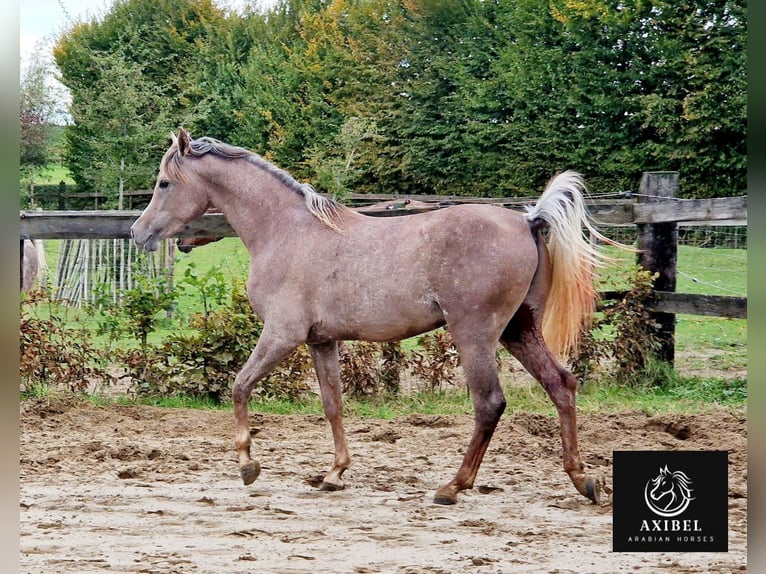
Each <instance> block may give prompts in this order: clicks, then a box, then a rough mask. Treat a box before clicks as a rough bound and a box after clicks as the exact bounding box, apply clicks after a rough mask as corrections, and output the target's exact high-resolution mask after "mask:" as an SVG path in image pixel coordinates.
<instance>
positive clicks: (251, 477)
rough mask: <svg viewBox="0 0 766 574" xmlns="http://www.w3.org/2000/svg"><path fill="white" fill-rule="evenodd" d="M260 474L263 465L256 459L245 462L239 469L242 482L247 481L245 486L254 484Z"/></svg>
mask: <svg viewBox="0 0 766 574" xmlns="http://www.w3.org/2000/svg"><path fill="white" fill-rule="evenodd" d="M259 474H261V465H260V464H258V462H256V461H254V460H251V461H250V462H248V463H246V464H243V465H242V466H241V467H240V469H239V475H240V476H241V477H242V482H244V483H245V486H247V485H248V484H253V483H254V482H255V479H256V478H258V475H259Z"/></svg>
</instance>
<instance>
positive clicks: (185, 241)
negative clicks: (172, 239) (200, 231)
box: [176, 237, 223, 253]
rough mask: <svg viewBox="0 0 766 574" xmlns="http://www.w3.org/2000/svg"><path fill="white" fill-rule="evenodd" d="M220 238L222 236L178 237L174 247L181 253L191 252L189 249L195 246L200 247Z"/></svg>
mask: <svg viewBox="0 0 766 574" xmlns="http://www.w3.org/2000/svg"><path fill="white" fill-rule="evenodd" d="M221 239H223V237H179V238H178V239H176V247H178V250H179V251H180V252H181V253H191V250H192V249H194V248H195V247H202V246H203V245H208V244H209V243H215V242H216V241H220V240H221Z"/></svg>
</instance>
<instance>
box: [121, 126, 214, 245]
mask: <svg viewBox="0 0 766 574" xmlns="http://www.w3.org/2000/svg"><path fill="white" fill-rule="evenodd" d="M171 138H172V140H173V141H172V144H171V146H170V148H169V149H168V151H167V152H165V155H164V157H163V158H162V161H161V162H160V170H159V174H158V176H157V183H156V184H155V186H154V192H153V194H152V199H151V201H150V202H149V205H148V206H147V207H146V209H144V211H143V213H142V214H141V216H140V217H139V218H138V219H137V220H136V221H135V222H134V223H133V225H132V227H131V228H130V233H131V236H132V237H133V240H134V241H135V242H136V245H138V246H139V247H140V248H142V249H144V250H146V251H155V250H156V249H157V248H158V247H159V244H160V240H161V239H164V238H166V237H170V236H172V235H174V234H176V233H178V232H179V231H180V230H182V229H183V228H184V226H185V225H186V224H187V223H189V222H190V221H192V220H193V219H196V218H197V217H199V216H200V215H202V214H203V213H204V212H205V210H206V209H207V207H208V204H209V198H208V188H209V183H206V182H205V181H204V180H203V179H202V178H201V177H200V176H199V175H197V174H196V173H195V171H194V170H193V169H189V168H190V167H191V165H190V164H191V163H192V162H196V161H197V158H195V157H190V156H189V153H190V151H191V144H192V141H191V138H190V137H189V134H188V133H187V132H186V131H185V130H184V129H183V128H181V129H180V130H179V132H178V136H177V137H176V136H174V135H172V134H171Z"/></svg>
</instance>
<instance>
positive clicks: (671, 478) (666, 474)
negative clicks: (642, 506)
mask: <svg viewBox="0 0 766 574" xmlns="http://www.w3.org/2000/svg"><path fill="white" fill-rule="evenodd" d="M650 485H651V489H650V488H649V486H650ZM691 485H692V482H691V480H690V479H689V477H688V476H687V475H686V474H685V473H684V472H683V471H680V470H676V471H671V470H669V469H668V467H667V465H665V467H664V468H661V469H660V473H659V474H658V475H657V476H656V477H654V478H652V479H651V480H649V481H648V482H647V483H646V488H645V489H644V499H645V501H646V504H647V506H649V508H650V509H651V510H652V511H653V512H655V513H657V514H659V515H660V516H665V517H673V516H678V515H679V514H681V513H682V512H683V511H684V510H686V509H687V508H688V506H689V503H690V502H691V501H692V500H694V497H693V496H692V491H693V489H692V487H691Z"/></svg>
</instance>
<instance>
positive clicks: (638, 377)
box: [570, 267, 664, 386]
mask: <svg viewBox="0 0 766 574" xmlns="http://www.w3.org/2000/svg"><path fill="white" fill-rule="evenodd" d="M630 273H631V275H632V276H631V277H630V282H629V284H630V285H632V287H631V289H630V290H629V291H627V292H626V293H625V294H624V295H622V296H621V297H620V298H617V299H611V300H606V301H602V309H601V312H600V313H599V314H597V316H596V318H595V319H594V321H593V323H592V324H591V326H590V328H589V329H585V330H584V332H583V334H582V337H581V338H580V345H579V347H578V349H577V350H576V351H575V354H574V355H573V356H572V357H571V358H570V359H571V360H570V363H571V367H572V372H573V373H574V374H575V375H576V376H578V377H580V378H590V379H594V378H595V379H597V378H599V377H604V378H609V379H612V380H614V381H617V382H621V383H626V384H630V385H633V386H638V385H641V384H643V383H645V382H646V381H647V379H656V378H657V376H660V379H661V378H662V377H661V374H662V373H663V372H664V371H662V370H659V371H658V370H657V365H656V362H655V361H653V357H654V356H655V354H656V351H657V350H658V349H659V346H660V343H659V339H658V336H657V329H658V325H657V323H656V321H654V319H653V318H652V315H651V312H650V311H649V310H648V305H649V304H650V303H651V301H652V298H653V296H654V291H653V289H652V287H653V283H654V279H655V278H656V277H657V275H656V274H655V275H652V274H651V273H650V272H649V271H645V270H643V269H641V268H639V267H634V268H633V269H632V270H631V271H630Z"/></svg>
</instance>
